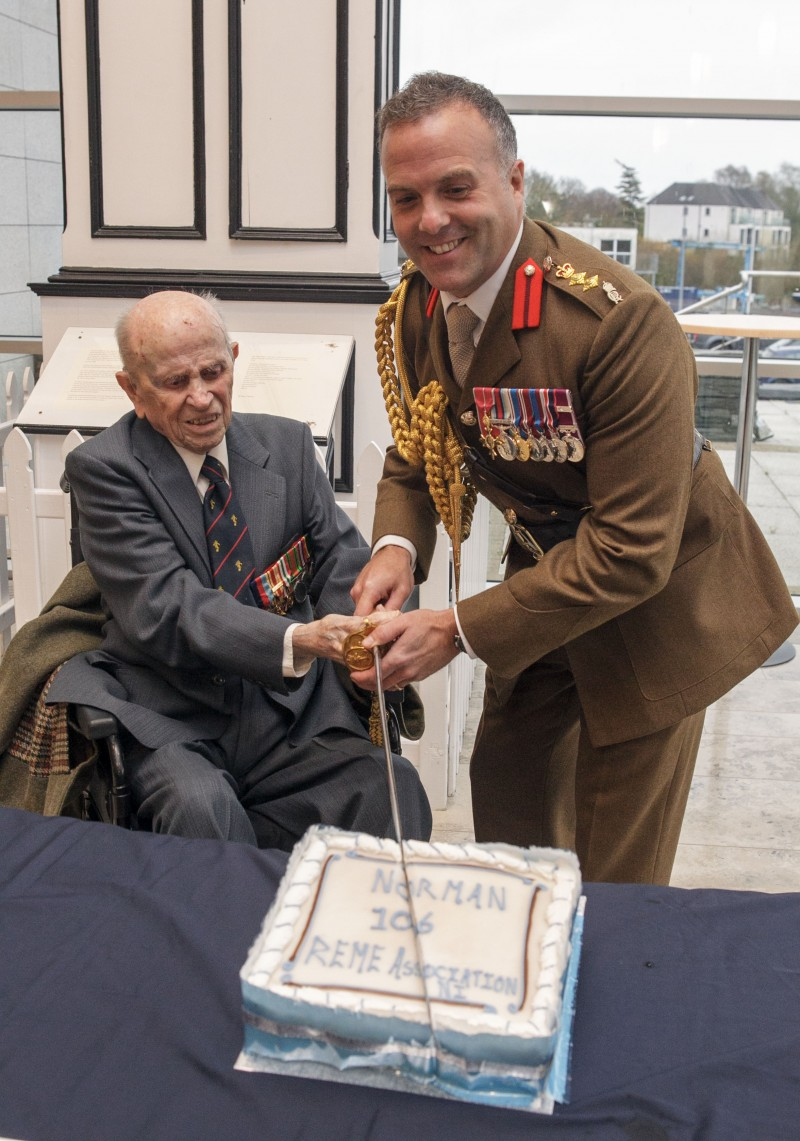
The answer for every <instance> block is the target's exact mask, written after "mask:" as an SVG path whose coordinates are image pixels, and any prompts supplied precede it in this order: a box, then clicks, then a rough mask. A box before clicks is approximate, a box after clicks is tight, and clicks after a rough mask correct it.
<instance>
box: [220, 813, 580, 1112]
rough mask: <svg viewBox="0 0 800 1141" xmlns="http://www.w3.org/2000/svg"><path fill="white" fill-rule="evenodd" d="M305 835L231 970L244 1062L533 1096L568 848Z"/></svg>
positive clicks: (561, 935)
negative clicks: (357, 1070) (237, 984)
mask: <svg viewBox="0 0 800 1141" xmlns="http://www.w3.org/2000/svg"><path fill="white" fill-rule="evenodd" d="M403 851H404V855H405V870H404V866H403V863H402V862H401V860H400V849H399V846H398V845H397V844H396V843H395V842H394V841H391V840H379V839H376V838H375V837H372V836H367V835H365V834H363V833H351V832H341V831H338V830H336V829H332V828H326V827H316V828H312V829H310V830H309V832H308V833H307V834H306V835H305V837H304V838H303V839H302V840H301V841H300V843H299V844H298V845H297V847H296V848H295V850H294V853H293V854H292V857H291V859H290V862H289V865H288V867H287V869H286V872H285V875H284V877H283V880H282V881H281V884H280V887H279V889H278V893H277V895H276V898H275V900H274V902H273V905H272V907H271V908H270V910H269V912H268V914H267V916H266V918H265V920H264V923H263V925H262V929H261V932H260V934H259V935H258V938H257V939H256V941H255V943H254V945H253V947H252V948H251V950H250V954H249V955H248V958H247V961H246V962H245V964H244V967H243V968H242V971H241V980H242V993H243V1001H244V1016H245V1053H248V1054H250V1055H251V1056H259V1055H260V1056H261V1057H271V1058H274V1059H278V1060H283V1061H285V1062H290V1061H291V1060H293V1059H294V1060H297V1061H304V1062H313V1063H316V1064H321V1065H323V1066H328V1067H333V1068H335V1069H339V1070H345V1069H347V1070H349V1069H351V1068H352V1067H362V1066H363V1067H385V1068H388V1069H390V1070H391V1071H392V1072H393V1073H395V1074H401V1075H404V1077H405V1078H407V1079H409V1080H411V1081H412V1082H413V1083H422V1084H425V1083H428V1084H432V1085H433V1086H436V1087H438V1088H439V1089H440V1090H443V1091H445V1092H447V1093H449V1094H451V1095H455V1096H464V1097H468V1098H469V1099H470V1100H487V1101H493V1102H496V1103H499V1104H509V1105H513V1104H516V1103H517V1101H518V1100H519V1099H520V1098H522V1099H523V1101H524V1099H525V1098H526V1097H527V1096H528V1093H527V1091H529V1090H531V1089H534V1088H537V1089H538V1088H539V1086H540V1085H541V1081H542V1076H543V1074H544V1073H545V1072H546V1071H547V1069H548V1067H549V1066H550V1064H551V1061H552V1058H553V1053H554V1049H555V1046H556V1041H557V1037H558V1034H559V1030H560V1028H561V1026H562V1009H563V1004H564V987H565V978H566V977H567V973H568V967H569V964H570V956H571V952H572V946H573V922H574V919H575V914H576V907H577V905H578V901H579V898H580V893H581V877H580V870H579V867H578V861H577V859H576V857H575V856H574V855H573V854H572V853H571V852H563V851H556V850H553V849H544V848H538V849H535V848H529V849H522V848H512V847H510V846H508V845H504V844H474V843H473V844H458V845H456V844H444V843H435V844H426V843H421V842H418V841H406V842H405V843H404V844H403Z"/></svg>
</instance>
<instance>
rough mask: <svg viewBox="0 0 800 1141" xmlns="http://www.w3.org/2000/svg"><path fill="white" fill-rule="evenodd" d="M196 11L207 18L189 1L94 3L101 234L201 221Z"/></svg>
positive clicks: (92, 73)
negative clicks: (198, 217)
mask: <svg viewBox="0 0 800 1141" xmlns="http://www.w3.org/2000/svg"><path fill="white" fill-rule="evenodd" d="M193 11H194V13H195V16H196V18H197V19H198V20H201V8H200V7H199V6H196V5H194V4H193V3H192V0H170V2H169V3H168V4H165V3H164V2H163V0H136V4H135V5H132V4H130V2H129V0H96V26H95V27H94V28H91V27H90V38H89V41H88V51H89V60H88V66H89V69H90V88H91V86H92V85H93V84H95V85H96V88H95V90H94V91H93V92H92V95H93V102H94V107H90V112H91V111H92V110H94V112H95V116H96V118H95V120H94V122H93V124H92V129H93V142H94V144H95V148H96V149H98V150H99V154H95V156H94V161H95V164H97V161H98V158H99V171H97V172H96V173H97V174H99V177H96V178H95V180H94V190H95V196H96V201H95V202H94V203H93V206H94V225H95V230H98V229H99V230H102V231H105V230H111V231H115V230H118V229H120V228H122V229H134V230H135V229H142V228H146V229H153V230H168V231H172V230H175V229H180V228H187V229H188V230H189V231H191V230H192V229H194V227H195V210H196V194H197V193H198V188H197V187H196V185H195V135H194V125H195V100H194V94H193V92H194V86H193V79H194V67H193V44H194V38H193V34H194V32H197V34H198V35H200V36H201V35H202V29H201V28H200V29H196V28H194V25H193ZM92 33H94V35H92ZM98 236H99V235H98ZM187 236H188V235H187Z"/></svg>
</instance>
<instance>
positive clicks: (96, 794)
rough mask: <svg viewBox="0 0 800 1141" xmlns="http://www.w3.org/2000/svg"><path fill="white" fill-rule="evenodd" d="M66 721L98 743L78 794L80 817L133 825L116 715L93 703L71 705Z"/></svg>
mask: <svg viewBox="0 0 800 1141" xmlns="http://www.w3.org/2000/svg"><path fill="white" fill-rule="evenodd" d="M69 724H70V727H71V728H72V729H74V730H75V731H76V732H77V733H80V734H81V736H82V737H85V738H86V740H87V741H92V742H94V743H95V744H96V745H97V760H96V761H95V764H94V767H93V769H92V773H91V777H90V779H89V783H88V785H87V786H86V788H84V789H83V791H82V792H81V796H80V818H81V820H96V821H99V822H102V823H104V824H116V825H117V826H118V827H120V828H132V827H133V825H134V819H135V817H134V812H133V805H132V803H131V790H130V786H129V785H128V778H127V774H126V772H125V755H124V753H123V751H122V743H121V741H120V732H119V723H118V721H117V719H116V717H115V716H114V715H113V713H107V712H106V711H105V710H104V709H95V707H94V706H92V705H73V706H71V708H70V711H69Z"/></svg>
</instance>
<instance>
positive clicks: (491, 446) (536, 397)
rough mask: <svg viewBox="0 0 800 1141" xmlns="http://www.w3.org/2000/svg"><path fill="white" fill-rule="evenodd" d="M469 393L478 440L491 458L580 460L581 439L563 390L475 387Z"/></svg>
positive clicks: (569, 400) (568, 395) (566, 394)
mask: <svg viewBox="0 0 800 1141" xmlns="http://www.w3.org/2000/svg"><path fill="white" fill-rule="evenodd" d="M473 395H474V397H475V408H476V410H477V419H478V426H479V428H480V432H481V442H482V443H483V445H484V447H486V448H487V450H488V451H489V454H490V455H491V456H492V458H493V459H494V458H499V459H503V460H507V461H510V460H522V461H526V460H537V461H540V462H544V463H552V462H553V461H555V462H556V463H565V462H566V461H568V460H569V461H571V462H572V463H578V461H579V460H581V459H583V455H584V451H585V448H584V443H583V438H582V436H581V431H580V428H579V427H578V421H577V419H576V417H575V411H574V409H573V406H572V393H571V392H570V390H569V389H568V388H475V389H474V390H473Z"/></svg>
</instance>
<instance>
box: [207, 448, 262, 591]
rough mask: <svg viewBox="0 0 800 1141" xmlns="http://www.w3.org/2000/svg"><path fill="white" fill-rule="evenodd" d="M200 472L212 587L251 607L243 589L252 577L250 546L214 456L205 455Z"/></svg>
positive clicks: (233, 499)
mask: <svg viewBox="0 0 800 1141" xmlns="http://www.w3.org/2000/svg"><path fill="white" fill-rule="evenodd" d="M200 473H201V475H204V476H205V477H206V479H207V480H208V481H209V482H208V490H207V491H206V493H205V496H204V498H203V521H204V523H205V529H206V542H207V543H208V555H209V558H210V560H211V570H212V574H213V579H214V586H215V587H216V589H217V590H224V591H226V593H228V594H232V595H233V596H234V598H238V599H239V601H240V602H243V603H245V605H248V606H255V605H256V602H255V599H254V598H253V596H252V592H251V591H250V590H248V589H247V585H248V583H249V582H250V580H251V579H252V577H253V575H254V574H255V557H254V555H253V546H252V543H251V542H250V534H249V532H248V530H247V523H246V522H245V520H244V516H243V515H242V512H241V509H240V507H239V505H238V503H237V502H236V497H235V496H234V494H233V489H232V488H231V485H230V484H229V483H228V481H227V480H226V479H225V475H224V473H223V470H222V464H221V463H220V462H219V460H218V459H217V458H216V457H215V456H206V458H205V459H204V460H203V466H202V467H201V469H200Z"/></svg>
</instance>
